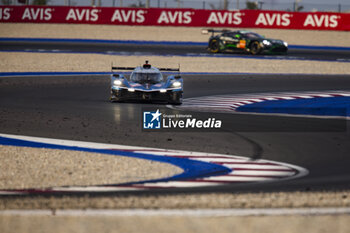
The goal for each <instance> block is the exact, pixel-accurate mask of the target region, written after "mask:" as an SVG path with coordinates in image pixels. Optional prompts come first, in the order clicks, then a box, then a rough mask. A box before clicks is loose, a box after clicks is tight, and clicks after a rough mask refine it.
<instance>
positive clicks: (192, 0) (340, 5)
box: [0, 0, 350, 13]
mask: <svg viewBox="0 0 350 233" xmlns="http://www.w3.org/2000/svg"><path fill="white" fill-rule="evenodd" d="M23 4H26V5H49V6H96V7H136V8H192V9H203V10H279V11H298V12H300V11H304V12H318V11H322V12H338V13H350V2H349V0H337V1H329V0H0V5H23Z"/></svg>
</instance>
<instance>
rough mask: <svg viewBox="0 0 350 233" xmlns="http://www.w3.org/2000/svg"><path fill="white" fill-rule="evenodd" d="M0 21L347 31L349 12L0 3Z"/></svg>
mask: <svg viewBox="0 0 350 233" xmlns="http://www.w3.org/2000/svg"><path fill="white" fill-rule="evenodd" d="M0 22H12V23H73V24H105V25H131V26H137V25H140V26H188V27H240V28H274V29H308V30H336V31H350V14H349V13H332V12H287V11H261V10H237V11H223V10H197V9H169V8H114V7H67V6H0Z"/></svg>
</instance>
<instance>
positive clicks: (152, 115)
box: [143, 109, 162, 129]
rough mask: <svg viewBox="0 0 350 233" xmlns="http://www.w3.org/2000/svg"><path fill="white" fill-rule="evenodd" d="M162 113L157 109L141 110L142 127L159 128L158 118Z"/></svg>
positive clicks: (159, 118)
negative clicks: (150, 110)
mask: <svg viewBox="0 0 350 233" xmlns="http://www.w3.org/2000/svg"><path fill="white" fill-rule="evenodd" d="M161 115H162V113H160V112H159V109H157V111H156V112H143V128H144V129H160V127H161V125H160V120H161Z"/></svg>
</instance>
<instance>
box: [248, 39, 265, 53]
mask: <svg viewBox="0 0 350 233" xmlns="http://www.w3.org/2000/svg"><path fill="white" fill-rule="evenodd" d="M261 50H262V48H261V45H260V43H259V41H253V42H252V43H251V44H250V46H249V51H250V53H251V54H253V55H257V54H259V53H261Z"/></svg>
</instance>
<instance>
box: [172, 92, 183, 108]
mask: <svg viewBox="0 0 350 233" xmlns="http://www.w3.org/2000/svg"><path fill="white" fill-rule="evenodd" d="M170 104H173V105H180V104H182V93H181V92H174V93H173V94H172V96H171V100H170Z"/></svg>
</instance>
